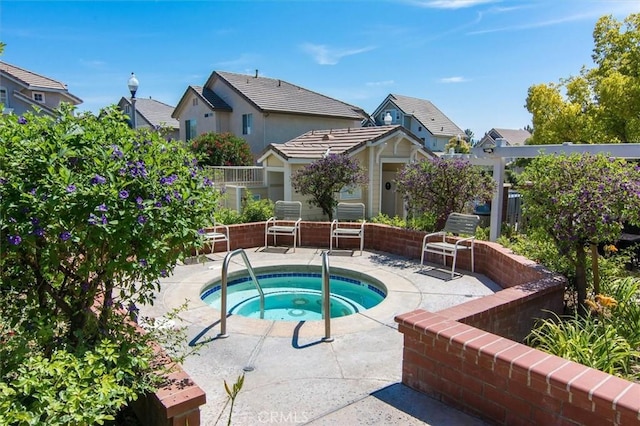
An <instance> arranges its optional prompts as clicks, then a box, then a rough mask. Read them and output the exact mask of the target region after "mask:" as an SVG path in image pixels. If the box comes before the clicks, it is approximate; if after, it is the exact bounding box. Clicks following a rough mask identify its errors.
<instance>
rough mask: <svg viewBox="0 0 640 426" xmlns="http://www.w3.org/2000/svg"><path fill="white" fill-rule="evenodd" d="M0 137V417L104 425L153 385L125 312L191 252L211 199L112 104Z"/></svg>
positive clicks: (186, 169) (185, 157) (69, 111)
mask: <svg viewBox="0 0 640 426" xmlns="http://www.w3.org/2000/svg"><path fill="white" fill-rule="evenodd" d="M0 140H2V144H1V145H0V200H1V214H0V230H1V233H0V238H2V241H1V242H0V244H1V246H2V256H0V273H1V284H0V285H1V288H0V290H1V291H0V331H2V333H1V334H0V335H1V336H2V338H1V339H0V342H1V343H2V344H0V412H5V413H6V411H5V409H9V410H10V412H11V413H13V414H16V413H18V414H16V415H17V416H18V417H17V419H18V420H16V419H13V421H8V424H14V423H21V422H28V421H31V420H27V418H26V417H23V418H22V420H19V419H20V413H27V412H28V413H31V415H34V416H35V418H36V419H40V420H39V421H40V422H44V423H46V424H92V423H94V422H95V421H98V420H99V419H101V420H104V419H107V418H109V416H110V415H112V414H113V410H117V409H118V408H119V407H120V406H121V405H122V404H123V403H125V402H126V401H129V400H131V399H134V398H135V397H136V396H137V394H138V393H140V392H145V391H148V390H149V389H150V388H149V386H151V383H152V380H151V377H152V376H154V375H155V373H154V370H155V368H152V367H151V365H150V362H151V360H152V358H153V356H154V355H153V353H152V352H150V350H149V347H148V342H149V338H148V337H145V336H141V335H140V334H139V332H138V331H137V330H136V328H134V327H133V326H132V325H131V323H130V322H129V321H130V320H135V319H136V315H137V308H136V304H138V303H148V302H151V301H152V298H153V294H154V292H155V291H156V290H157V289H158V286H159V284H158V279H159V277H161V276H165V275H166V274H169V273H170V272H171V271H172V269H173V267H174V266H175V265H176V262H177V261H178V259H179V258H181V257H182V256H184V255H185V254H188V253H190V251H191V250H192V249H193V248H194V247H195V246H196V245H197V244H199V239H200V235H201V233H200V232H199V230H200V229H202V228H204V227H205V226H206V225H208V224H209V220H210V216H211V212H212V211H213V209H214V208H215V207H216V205H217V201H218V198H219V195H218V193H217V191H216V190H215V189H214V188H213V185H212V184H211V182H210V181H208V180H207V179H206V178H204V177H202V174H201V171H200V169H199V168H198V166H197V162H196V161H195V159H194V158H193V155H192V154H191V153H190V152H188V150H186V149H185V148H184V146H183V145H182V144H181V143H179V142H175V141H166V140H164V139H162V137H161V136H160V135H159V134H158V133H157V132H151V131H147V130H138V131H134V130H132V129H130V128H129V126H128V125H127V122H126V119H125V116H124V115H123V114H122V113H121V112H119V111H117V109H115V108H114V107H111V108H108V109H105V110H103V111H102V112H101V113H100V115H99V116H98V117H96V116H94V115H92V114H90V113H83V114H81V115H78V116H76V115H75V111H74V109H73V107H72V106H70V105H68V104H64V105H63V106H61V107H60V109H59V110H58V111H57V114H56V116H55V117H50V116H48V115H46V116H41V115H37V114H31V113H27V114H25V115H24V116H20V117H18V116H16V115H12V114H10V115H3V116H0ZM63 365H64V366H67V367H69V369H70V371H69V372H66V370H65V369H64V368H63V367H62V366H63ZM27 371H28V372H29V374H28V375H27V374H26V373H25V372H27ZM71 373H73V374H71ZM18 378H21V379H20V380H22V381H20V380H18ZM25 380H28V382H25ZM47 383H49V384H50V386H49V385H47ZM98 384H99V385H100V388H98V387H96V386H98ZM65 389H67V390H65ZM75 391H77V393H75V394H74V392H75ZM52 392H53V393H52ZM74 395H75V396H74ZM45 400H46V401H47V402H45ZM38 401H40V402H38ZM55 401H57V402H55ZM54 402H55V403H54ZM49 403H50V404H51V405H49ZM7 407H8V408H7ZM63 411H64V412H68V413H67V414H68V416H69V417H64V416H63V415H62V414H61V413H62V412H63ZM25 416H26V414H25ZM65 416H66V415H65ZM9 418H11V417H9ZM6 419H7V418H4V419H3V418H0V423H2V424H5V423H4V421H5V420H6ZM65 419H66V420H65Z"/></svg>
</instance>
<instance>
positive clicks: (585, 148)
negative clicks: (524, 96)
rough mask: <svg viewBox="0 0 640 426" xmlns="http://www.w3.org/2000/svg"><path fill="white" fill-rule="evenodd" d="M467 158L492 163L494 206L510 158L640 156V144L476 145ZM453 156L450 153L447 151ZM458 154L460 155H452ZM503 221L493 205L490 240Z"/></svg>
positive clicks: (498, 203) (500, 200)
mask: <svg viewBox="0 0 640 426" xmlns="http://www.w3.org/2000/svg"><path fill="white" fill-rule="evenodd" d="M471 152H472V153H471V155H468V156H464V157H465V158H468V160H469V161H470V162H471V164H475V165H478V166H491V167H492V168H493V179H494V180H495V181H496V183H497V184H498V185H497V188H498V190H497V191H496V193H495V194H494V195H493V200H492V202H491V205H492V206H501V205H502V203H503V200H504V186H503V185H502V183H503V182H504V169H505V165H506V162H507V159H511V158H534V157H537V156H539V155H550V154H567V155H568V154H573V153H580V154H583V153H587V152H588V153H591V154H607V155H608V156H610V157H615V158H626V159H640V143H615V144H573V143H570V142H568V143H563V144H560V145H525V146H499V145H496V146H493V145H485V146H483V147H478V148H473V149H472V150H471ZM448 155H451V154H448ZM453 155H458V154H453ZM501 223H502V209H499V208H492V209H491V218H490V234H489V239H490V240H491V241H496V240H497V239H498V237H499V236H500V225H501Z"/></svg>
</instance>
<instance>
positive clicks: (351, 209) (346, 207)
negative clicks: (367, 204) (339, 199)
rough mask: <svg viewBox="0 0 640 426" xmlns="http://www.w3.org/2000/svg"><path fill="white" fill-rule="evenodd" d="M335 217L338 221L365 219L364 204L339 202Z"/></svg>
mask: <svg viewBox="0 0 640 426" xmlns="http://www.w3.org/2000/svg"><path fill="white" fill-rule="evenodd" d="M335 219H337V220H338V222H357V221H362V220H364V219H365V217H364V204H362V203H338V206H337V207H336V215H335Z"/></svg>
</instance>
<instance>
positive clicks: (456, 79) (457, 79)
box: [439, 76, 469, 83]
mask: <svg viewBox="0 0 640 426" xmlns="http://www.w3.org/2000/svg"><path fill="white" fill-rule="evenodd" d="M439 81H440V83H465V82H467V81H469V80H468V79H466V78H464V77H461V76H454V77H443V78H441V79H440V80H439Z"/></svg>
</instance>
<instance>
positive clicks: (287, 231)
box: [264, 201, 302, 252]
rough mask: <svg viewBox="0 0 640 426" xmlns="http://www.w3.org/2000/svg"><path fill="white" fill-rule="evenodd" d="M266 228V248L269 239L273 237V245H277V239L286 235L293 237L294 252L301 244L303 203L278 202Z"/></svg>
mask: <svg viewBox="0 0 640 426" xmlns="http://www.w3.org/2000/svg"><path fill="white" fill-rule="evenodd" d="M273 214H274V215H273V217H270V218H269V219H268V220H267V222H266V224H265V228H264V246H265V248H267V247H268V238H269V236H270V235H273V245H274V246H275V245H277V241H276V237H277V236H278V235H285V236H290V237H293V251H294V252H295V251H296V246H297V244H299V243H300V238H301V236H300V222H302V203H301V202H300V201H276V205H275V208H274V211H273Z"/></svg>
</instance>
